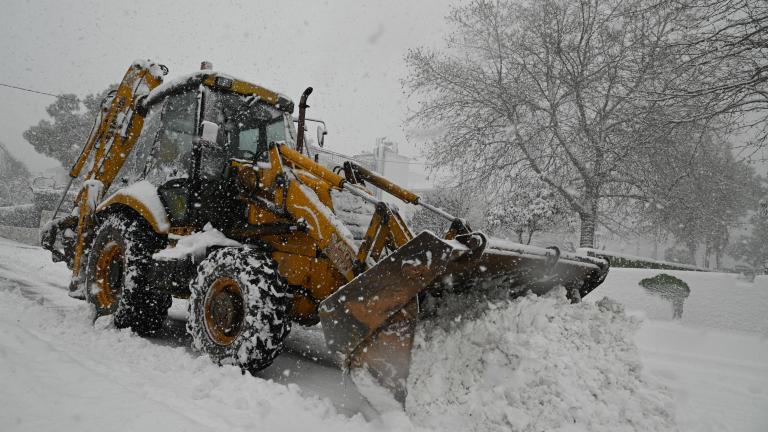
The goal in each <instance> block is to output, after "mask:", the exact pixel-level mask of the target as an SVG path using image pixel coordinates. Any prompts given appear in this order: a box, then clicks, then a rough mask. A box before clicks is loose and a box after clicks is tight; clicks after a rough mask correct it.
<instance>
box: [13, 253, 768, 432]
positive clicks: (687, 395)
mask: <svg viewBox="0 0 768 432" xmlns="http://www.w3.org/2000/svg"><path fill="white" fill-rule="evenodd" d="M657 273H658V271H649V270H625V269H621V270H619V269H613V270H612V271H611V274H610V275H609V277H608V279H607V280H606V282H605V283H604V285H603V286H601V287H600V288H599V289H598V290H597V291H596V292H595V293H593V294H592V295H590V296H589V297H588V298H587V300H588V301H589V300H593V301H597V300H599V299H601V298H602V297H603V296H605V295H608V296H610V297H612V298H614V299H616V300H618V301H620V302H622V303H624V304H625V305H626V307H627V309H628V310H629V311H631V313H630V315H633V316H639V315H645V316H646V317H647V319H645V321H644V322H643V323H642V324H641V325H640V328H639V330H638V331H637V332H636V333H635V336H634V342H635V343H636V345H637V348H638V349H639V357H637V351H638V350H635V349H634V346H633V344H632V343H631V342H632V341H631V336H628V335H631V334H632V331H634V330H633V327H632V322H634V321H635V320H634V319H633V318H632V317H629V318H627V317H624V315H623V314H621V313H619V312H614V311H610V310H609V311H606V310H605V309H606V308H605V307H602V306H601V307H597V306H591V305H584V306H580V307H579V309H577V310H576V311H572V310H570V309H567V312H565V313H560V312H558V310H560V309H561V308H560V306H559V303H558V301H557V300H555V299H545V301H544V302H534V300H531V299H523V300H522V301H521V302H518V303H514V304H511V305H509V306H508V309H503V308H502V309H500V310H496V311H494V312H493V313H492V314H489V315H488V316H489V318H488V320H486V322H487V323H489V322H491V321H492V320H496V321H494V322H499V323H500V324H501V323H504V322H505V320H507V321H510V320H511V321H510V322H512V323H513V324H514V325H517V326H518V327H519V326H520V324H521V323H524V322H526V321H524V320H523V318H525V319H528V320H529V321H530V322H531V323H532V325H535V326H536V328H537V329H540V330H541V331H540V332H538V333H537V332H532V331H529V330H527V329H520V328H518V329H517V330H516V331H514V332H512V331H511V330H510V333H514V334H512V335H511V336H510V337H513V338H514V340H512V339H505V340H504V343H505V344H507V345H508V347H510V346H514V344H513V343H512V342H515V343H517V344H519V345H520V346H521V348H520V350H519V351H518V352H517V353H516V354H515V355H517V356H518V357H520V358H522V359H523V360H524V361H522V362H521V364H522V366H521V367H520V368H519V370H520V371H529V376H527V377H523V378H525V379H524V381H526V383H527V387H525V388H523V390H524V391H526V392H528V393H524V394H525V395H526V396H527V397H533V396H536V397H539V398H540V400H553V401H556V402H558V403H559V404H560V405H562V406H563V407H566V408H567V405H564V404H567V403H572V402H573V401H578V402H579V403H580V404H582V405H584V404H587V403H589V401H587V400H586V399H585V396H584V394H583V393H584V391H583V390H584V389H579V388H575V387H574V386H575V385H578V383H579V382H580V381H579V380H578V379H575V378H570V377H569V375H568V374H571V373H577V374H578V373H585V372H588V375H585V377H584V378H585V380H584V382H585V383H586V384H585V386H587V385H588V386H589V388H590V391H591V392H593V393H592V394H593V397H594V403H595V405H596V406H594V407H592V406H590V407H583V409H571V410H570V411H569V412H570V413H572V417H573V422H574V424H573V425H572V426H568V425H564V426H562V425H561V426H560V427H559V429H557V430H563V431H565V430H590V427H588V426H587V425H589V424H590V420H592V421H597V422H599V421H600V420H601V419H614V420H615V419H619V420H621V419H623V418H626V419H627V421H626V423H624V424H616V423H606V422H603V423H601V425H602V426H603V427H605V426H606V424H610V425H613V426H615V430H651V429H650V428H652V427H654V426H655V427H661V426H663V427H664V428H673V429H674V427H679V429H680V430H683V431H723V430H725V431H728V430H731V431H765V430H768V340H767V338H768V279H763V278H758V280H757V281H756V282H755V283H754V284H747V283H744V282H741V281H738V280H736V279H735V277H734V276H732V275H722V274H704V273H689V272H667V273H671V274H674V275H675V276H678V277H680V278H681V279H683V280H685V281H686V282H688V284H689V285H690V287H691V294H690V297H688V299H687V300H686V301H685V304H684V312H683V317H682V320H680V321H677V322H672V321H670V318H671V316H672V306H671V305H670V304H669V303H666V301H665V300H662V299H660V298H656V297H652V296H651V295H650V294H647V293H645V292H644V291H643V289H642V288H640V287H639V286H638V285H637V282H638V281H639V280H640V279H642V278H645V277H649V276H653V275H655V274H657ZM68 275H69V273H68V271H67V269H66V267H65V266H64V265H63V264H52V263H50V261H49V259H48V254H47V253H46V252H44V251H42V250H41V249H40V248H37V247H31V246H26V245H21V244H19V243H15V242H12V241H8V240H4V239H0V430H3V431H6V430H7V431H40V430H62V431H69V430H73V431H74V430H77V431H90V430H125V431H133V430H163V431H175V430H179V431H181V430H184V431H187V430H190V431H194V430H227V431H238V430H243V431H246V430H247V431H254V430H307V429H311V430H329V431H330V430H333V431H342V430H355V431H357V430H363V431H364V430H377V431H382V430H420V429H427V430H446V428H447V429H448V430H465V429H466V425H463V424H461V423H456V424H453V425H451V424H447V425H446V424H442V425H441V424H440V422H439V421H436V419H435V417H430V414H433V415H435V416H436V415H438V411H439V410H437V409H436V410H435V412H434V413H419V415H414V413H411V416H410V417H407V416H406V415H405V414H403V413H397V412H393V413H388V414H384V415H378V414H376V413H375V411H374V410H373V409H372V408H371V407H370V406H369V405H368V404H367V402H365V401H364V400H363V399H362V398H361V396H360V395H359V393H358V392H357V390H356V388H355V386H354V385H353V384H352V383H351V382H350V380H349V379H348V378H347V377H345V376H344V374H342V373H341V372H340V371H339V369H338V368H337V367H336V366H334V365H333V364H331V362H330V361H328V360H327V358H325V356H324V355H323V354H324V353H323V348H322V338H321V337H320V336H319V335H318V334H317V333H316V332H313V331H297V332H294V333H293V334H292V336H291V339H290V341H289V342H290V343H289V351H288V352H286V353H284V354H283V355H282V356H281V357H279V358H278V360H277V361H276V362H275V364H274V365H273V366H271V367H270V368H268V369H267V370H265V371H263V372H262V373H261V374H260V376H259V377H251V376H244V375H242V374H241V373H240V372H239V371H238V370H235V369H234V368H231V367H217V366H214V365H213V364H211V363H210V361H209V360H208V359H206V358H203V357H200V356H199V355H197V354H195V353H193V352H192V351H191V350H190V349H189V348H188V345H189V340H188V338H187V337H186V335H185V333H184V326H183V319H184V316H185V305H184V302H176V303H174V306H173V308H172V310H171V314H170V315H171V318H172V319H170V320H169V321H168V327H167V331H166V334H165V335H163V336H162V337H159V338H156V339H142V338H139V337H137V336H134V335H132V334H131V333H130V332H128V331H120V330H114V329H110V328H104V327H105V323H103V322H102V320H100V321H99V322H97V323H96V326H94V325H92V324H91V313H90V310H89V308H88V307H87V305H85V304H84V303H83V302H80V301H77V300H74V299H71V298H69V297H68V296H67V295H66V284H67V280H68ZM525 302H529V303H525ZM530 302H533V303H530ZM609 306H610V303H609ZM607 308H608V309H611V308H610V307H607ZM506 310H508V311H510V312H513V311H516V313H518V315H521V316H522V317H519V316H515V317H514V319H512V318H510V315H509V314H507V313H506V312H505V311H506ZM564 310H566V309H564ZM521 311H525V313H520V312H521ZM558 314H559V315H558ZM571 315H573V318H574V319H576V318H579V317H581V318H587V319H591V320H592V321H591V324H584V325H577V326H574V333H573V335H574V338H573V340H568V339H564V338H563V334H564V333H563V332H564V331H566V330H567V329H568V327H569V324H568V322H567V320H565V321H563V319H564V318H563V317H570V316H571ZM542 318H545V319H542ZM603 321H604V322H603ZM611 321H615V322H618V325H613V324H611V323H610V322H611ZM597 324H600V325H597ZM607 326H611V327H610V328H608V327H607ZM457 328H459V327H457ZM461 329H462V330H463V331H466V330H464V328H463V327H461ZM475 334H477V333H475ZM498 336H499V335H494V337H498ZM501 336H502V337H503V336H504V335H501ZM623 336H626V337H627V338H629V339H630V340H627V341H626V343H624V344H622V343H615V342H616V341H615V340H614V342H612V343H609V344H605V343H604V341H606V340H607V341H611V340H613V339H612V338H614V339H615V338H620V337H623ZM444 340H446V341H448V340H450V339H444ZM499 340H501V339H499ZM510 341H511V342H510ZM473 342H477V340H474V341H473ZM552 343H556V344H558V345H557V346H553V347H549V348H547V347H546V344H552ZM501 345H503V344H500V346H501ZM436 348H437V349H439V347H434V346H433V347H428V346H427V347H425V351H424V352H425V353H428V352H429V349H432V350H435V349H436ZM606 349H607V351H605V356H606V359H610V361H609V360H603V359H600V358H599V357H595V356H596V355H598V354H599V353H600V350H606ZM569 350H572V351H573V352H574V354H573V356H569V355H568V353H569ZM422 354H423V353H422ZM482 354H483V356H485V357H483V356H481V358H483V359H487V358H488V357H487V356H488V355H494V354H497V353H496V352H494V351H493V350H487V349H486V350H485V351H484V352H483V353H482ZM536 355H541V356H544V355H546V356H549V357H542V358H541V360H542V362H543V364H542V365H536V364H533V363H531V362H530V360H531V358H532V356H536ZM590 356H591V357H590ZM633 356H634V357H633ZM589 358H592V359H593V360H592V361H594V362H596V363H599V364H596V368H595V370H596V371H598V372H599V374H603V375H599V374H598V375H595V374H592V373H591V369H588V368H589V365H587V364H582V363H579V362H586V361H587V360H588V359H589ZM638 358H639V363H641V365H642V367H641V368H635V367H633V364H634V363H633V362H634V361H635V359H638ZM416 360H418V361H420V362H421V363H422V364H424V359H423V357H422V358H420V359H416ZM558 361H560V362H565V363H562V365H564V366H562V367H565V369H562V367H561V365H560V363H558ZM569 361H570V362H571V363H568V362H569ZM548 362H549V363H548ZM574 362H575V363H574ZM612 363H615V364H616V369H615V371H616V372H617V373H618V372H619V371H623V373H626V374H629V375H632V374H636V376H635V375H632V377H631V378H632V379H631V380H630V381H631V382H628V381H627V377H625V376H621V377H619V376H615V377H614V378H616V379H615V380H613V379H611V376H610V374H611V370H612V369H611V368H610V365H611V364H612ZM447 365H449V363H446V362H442V361H441V362H440V363H439V364H438V363H437V362H436V363H435V366H436V369H435V370H439V369H437V368H439V367H445V366H447ZM622 368H624V369H622ZM467 369H470V368H469V367H468V368H467ZM422 370H423V369H422ZM475 370H479V369H475ZM502 372H504V373H506V372H505V371H502ZM531 373H534V374H540V375H541V376H540V377H539V380H538V381H536V382H533V381H532V380H531V379H529V378H530V374H531ZM558 374H559V375H558ZM424 376H425V375H424V374H423V373H422V374H421V375H419V376H418V377H419V378H424ZM499 376H502V375H499ZM503 376H504V377H505V379H506V378H507V377H510V376H511V377H514V376H515V375H514V374H509V375H503ZM558 377H559V378H558ZM601 377H603V378H602V379H607V380H608V381H607V382H605V383H602V381H600V380H601ZM487 378H488V377H487V376H486V377H485V378H484V379H487ZM548 380H549V381H548ZM455 382H456V383H457V385H460V384H461V383H459V382H458V380H457V381H455ZM478 382H479V381H478ZM627 383H628V384H627ZM427 384H430V383H427ZM504 384H507V383H504V382H501V383H496V385H495V386H493V387H488V389H490V390H493V389H496V388H500V390H499V392H498V400H496V399H493V398H494V396H493V395H494V393H493V392H492V391H489V392H485V393H478V394H481V395H482V396H483V397H490V398H492V399H493V400H489V401H488V402H489V403H488V404H487V407H488V411H487V412H484V413H483V415H484V418H487V419H493V418H495V417H494V416H498V415H499V413H498V412H491V411H490V410H491V409H494V410H498V409H499V407H500V406H501V407H503V406H504V404H503V403H501V404H500V403H499V401H503V400H504V398H507V400H515V401H516V402H515V403H514V404H512V403H511V404H510V406H511V407H512V409H509V410H507V411H506V412H504V413H501V415H500V418H504V419H505V421H508V423H507V424H506V427H502V428H501V429H500V430H504V429H508V430H512V429H518V430H541V429H546V426H543V425H546V424H547V423H543V422H539V418H538V417H546V415H545V412H546V409H544V410H542V409H538V411H537V413H532V411H531V408H530V407H529V406H527V405H526V401H520V400H519V399H515V396H514V394H509V392H507V393H504ZM509 384H510V386H511V385H512V384H513V383H509ZM430 385H436V383H435V382H432V383H431V384H430ZM448 385H453V384H452V383H447V384H446V386H448ZM552 388H554V389H555V390H557V391H558V392H559V393H558V394H557V395H556V396H557V399H553V395H555V394H554V393H553V394H552V395H549V394H543V395H542V394H540V393H531V392H532V391H534V390H535V391H537V392H542V391H544V392H546V391H548V389H552ZM620 390H621V392H620ZM563 392H565V393H563ZM568 392H572V393H570V394H569V393H568ZM577 392H578V394H577ZM600 392H603V393H602V394H601V393H600ZM420 395H421V396H423V395H424V393H423V392H421V393H420ZM617 396H622V397H624V398H625V400H624V401H615V400H614V399H615V398H616V397H617ZM510 398H511V399H510ZM417 402H418V403H417V404H415V405H417V406H421V407H428V406H439V405H434V401H425V400H423V399H422V400H419V401H417ZM597 404H601V405H600V406H597ZM412 405H414V404H412ZM553 406H554V405H553ZM520 407H527V411H524V410H521V409H520ZM564 409H565V408H564ZM612 409H616V410H621V413H618V414H617V413H615V412H609V411H610V410H612ZM625 411H626V412H627V415H624V412H625ZM446 412H450V410H447V411H446ZM534 414H535V415H536V416H538V417H534ZM580 415H588V416H590V417H589V418H588V419H582V420H583V421H581V420H579V421H577V420H578V419H579V416H580ZM633 416H636V417H634V418H633ZM637 416H640V417H637ZM643 416H645V417H649V416H650V417H653V418H646V419H643V418H642V417H643ZM670 416H671V417H670ZM614 420H611V421H614ZM444 423H445V422H444ZM470 423H471V422H470ZM478 424H480V423H475V427H477V425H478ZM487 424H489V425H491V426H499V423H487ZM550 424H551V423H550ZM675 424H676V425H677V426H675ZM491 426H489V427H491ZM430 428H431V429H430ZM606 430H607V429H606Z"/></svg>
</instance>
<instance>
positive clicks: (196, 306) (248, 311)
mask: <svg viewBox="0 0 768 432" xmlns="http://www.w3.org/2000/svg"><path fill="white" fill-rule="evenodd" d="M290 302H291V296H290V294H288V284H287V283H286V281H285V280H284V279H283V278H282V277H281V276H280V275H279V273H278V272H277V265H276V264H275V262H274V261H273V260H272V259H271V258H270V257H269V256H267V255H266V254H264V253H260V252H256V251H252V250H249V249H242V248H232V247H230V248H222V249H217V250H216V251H214V252H213V253H211V254H210V255H209V256H208V257H207V258H206V259H205V260H203V262H201V263H200V265H199V266H198V273H197V277H196V278H195V279H194V280H192V282H191V283H190V297H189V319H188V321H187V332H188V333H189V334H190V335H191V336H192V347H193V348H194V349H196V350H198V351H202V352H204V353H206V354H208V355H209V356H210V357H211V359H213V360H214V361H215V362H216V363H218V364H232V365H236V366H239V367H240V368H241V369H243V370H245V371H248V372H250V373H255V372H257V371H259V370H261V369H264V368H266V367H267V366H269V365H270V364H272V361H273V360H274V359H275V357H277V355H278V354H279V353H280V351H282V349H283V341H284V340H285V338H286V337H287V336H288V333H289V332H290V330H291V320H290V317H289V309H290V304H291V303H290Z"/></svg>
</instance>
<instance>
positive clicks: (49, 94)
mask: <svg viewBox="0 0 768 432" xmlns="http://www.w3.org/2000/svg"><path fill="white" fill-rule="evenodd" d="M0 86H3V87H9V88H12V89H16V90H21V91H25V92H30V93H37V94H41V95H46V96H53V97H55V98H60V99H68V100H73V101H75V102H77V100H78V99H77V98H74V99H72V98H71V97H67V96H61V95H55V94H53V93H47V92H42V91H37V90H32V89H28V88H24V87H19V86H15V85H10V84H5V83H0Z"/></svg>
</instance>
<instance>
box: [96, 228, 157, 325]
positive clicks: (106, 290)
mask: <svg viewBox="0 0 768 432" xmlns="http://www.w3.org/2000/svg"><path fill="white" fill-rule="evenodd" d="M160 243H161V242H160V240H159V239H158V237H157V236H156V235H155V234H154V233H153V232H152V231H151V229H150V228H149V227H148V226H147V225H146V224H144V223H142V221H141V220H140V219H138V218H135V217H130V216H128V215H125V214H120V213H113V214H110V215H108V216H107V217H105V218H104V220H103V221H102V222H101V224H100V225H99V227H98V228H97V230H96V234H95V236H94V240H93V243H92V245H91V250H90V253H89V254H88V263H87V265H86V274H85V275H86V281H85V286H86V300H87V301H88V302H89V303H91V304H93V305H94V307H95V309H96V316H97V317H99V316H105V315H113V316H114V323H115V327H118V328H127V327H130V328H131V329H133V331H135V332H136V333H138V334H140V335H142V336H153V335H155V334H157V333H158V331H159V330H160V329H161V328H162V326H163V323H164V322H165V318H166V316H167V314H168V308H169V307H170V306H171V296H170V295H168V294H164V293H159V292H155V291H153V290H152V289H151V287H150V286H149V285H150V284H149V273H150V271H151V266H152V253H153V252H154V251H155V250H156V249H157V248H158V247H159V246H160Z"/></svg>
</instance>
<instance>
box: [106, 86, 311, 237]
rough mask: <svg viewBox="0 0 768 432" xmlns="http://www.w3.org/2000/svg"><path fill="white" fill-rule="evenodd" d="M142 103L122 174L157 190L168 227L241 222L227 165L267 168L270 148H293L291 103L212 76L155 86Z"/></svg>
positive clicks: (224, 224) (255, 88) (257, 89)
mask: <svg viewBox="0 0 768 432" xmlns="http://www.w3.org/2000/svg"><path fill="white" fill-rule="evenodd" d="M143 106H144V108H145V109H146V110H147V114H146V116H145V126H144V130H143V133H142V135H141V136H140V137H139V139H138V140H137V142H136V146H135V148H134V151H133V152H132V153H131V155H130V156H129V158H128V160H127V161H126V164H125V165H124V167H123V172H121V177H123V184H125V183H132V182H135V181H138V180H148V181H149V182H151V183H152V184H153V185H155V186H157V187H158V192H159V195H160V197H161V200H162V201H163V204H164V205H165V207H166V211H167V214H168V216H169V219H170V222H171V225H172V227H194V228H200V227H202V225H204V224H205V223H207V222H211V223H212V224H213V225H214V226H217V227H223V226H227V225H231V223H234V221H241V220H242V216H241V214H232V213H239V212H238V211H237V210H235V211H233V210H232V209H237V208H238V207H237V206H238V205H240V203H239V200H238V199H237V193H238V192H237V188H236V187H235V185H234V184H233V183H232V181H231V179H230V178H229V177H228V175H227V174H228V171H229V168H230V165H231V161H232V160H233V159H234V160H241V161H245V162H252V163H254V165H258V164H259V163H267V162H269V152H268V149H269V145H270V144H271V143H278V142H282V143H285V144H286V145H288V146H290V147H293V148H295V146H296V144H295V142H296V129H295V127H294V124H293V119H292V116H291V114H292V112H293V107H294V106H293V102H291V101H290V100H289V99H288V98H286V97H285V96H282V95H279V94H277V93H274V92H272V91H270V90H267V89H265V88H263V87H259V86H256V85H254V84H251V83H248V82H245V81H240V80H237V79H234V78H231V77H229V76H226V75H221V74H218V73H215V72H210V71H200V72H198V73H195V74H192V75H189V76H187V77H184V78H181V79H177V80H175V81H173V82H169V83H167V84H164V85H161V86H160V87H158V88H157V89H155V90H154V91H152V93H150V95H149V96H147V99H146V100H145V101H144V103H143ZM224 209H228V210H227V211H224ZM243 211H244V210H243Z"/></svg>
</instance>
